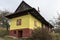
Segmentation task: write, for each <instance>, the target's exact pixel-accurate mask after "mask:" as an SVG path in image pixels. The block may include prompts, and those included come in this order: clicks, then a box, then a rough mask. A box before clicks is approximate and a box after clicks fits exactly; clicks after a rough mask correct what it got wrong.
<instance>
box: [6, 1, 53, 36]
mask: <svg viewBox="0 0 60 40" xmlns="http://www.w3.org/2000/svg"><path fill="white" fill-rule="evenodd" d="M6 17H7V18H9V19H10V30H9V31H10V33H9V35H10V36H14V37H31V36H32V31H33V30H34V29H36V28H38V27H40V28H47V29H48V30H50V29H52V28H53V26H52V25H51V24H50V23H48V22H47V21H46V20H45V19H44V18H43V17H42V16H41V15H40V13H39V12H38V11H37V10H36V9H35V8H32V7H31V6H29V5H28V4H27V3H25V2H24V1H22V2H21V4H20V5H19V6H18V8H17V9H16V11H15V12H14V13H13V14H10V15H7V16H6Z"/></svg>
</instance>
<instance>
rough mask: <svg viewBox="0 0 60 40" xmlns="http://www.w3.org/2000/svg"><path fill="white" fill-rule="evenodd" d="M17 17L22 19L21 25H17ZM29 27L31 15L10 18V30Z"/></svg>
mask: <svg viewBox="0 0 60 40" xmlns="http://www.w3.org/2000/svg"><path fill="white" fill-rule="evenodd" d="M17 19H21V25H18V26H17V25H16V22H17ZM22 28H29V15H25V16H20V17H16V18H12V19H10V30H14V29H22Z"/></svg>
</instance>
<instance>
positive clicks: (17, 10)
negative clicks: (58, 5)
mask: <svg viewBox="0 0 60 40" xmlns="http://www.w3.org/2000/svg"><path fill="white" fill-rule="evenodd" d="M31 8H32V7H31V6H29V5H28V4H27V3H25V2H24V1H22V2H21V4H20V5H19V6H18V8H17V9H16V11H15V13H16V12H21V11H24V10H28V9H31Z"/></svg>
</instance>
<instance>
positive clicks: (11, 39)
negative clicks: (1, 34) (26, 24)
mask: <svg viewBox="0 0 60 40" xmlns="http://www.w3.org/2000/svg"><path fill="white" fill-rule="evenodd" d="M4 39H5V40H18V39H14V38H10V37H5V38H4Z"/></svg>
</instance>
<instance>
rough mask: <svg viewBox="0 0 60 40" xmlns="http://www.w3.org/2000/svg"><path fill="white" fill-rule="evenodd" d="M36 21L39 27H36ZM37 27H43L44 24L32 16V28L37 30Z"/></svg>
mask: <svg viewBox="0 0 60 40" xmlns="http://www.w3.org/2000/svg"><path fill="white" fill-rule="evenodd" d="M34 21H36V24H37V26H35V25H34ZM37 27H42V23H41V22H40V21H39V20H37V19H36V18H35V17H33V16H31V15H30V28H32V29H35V28H37Z"/></svg>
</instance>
